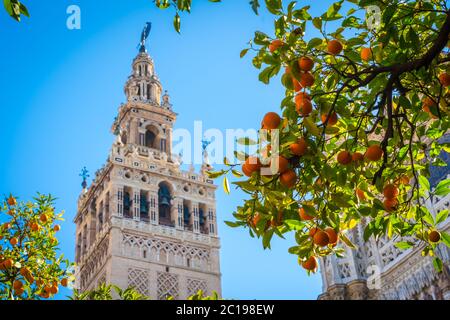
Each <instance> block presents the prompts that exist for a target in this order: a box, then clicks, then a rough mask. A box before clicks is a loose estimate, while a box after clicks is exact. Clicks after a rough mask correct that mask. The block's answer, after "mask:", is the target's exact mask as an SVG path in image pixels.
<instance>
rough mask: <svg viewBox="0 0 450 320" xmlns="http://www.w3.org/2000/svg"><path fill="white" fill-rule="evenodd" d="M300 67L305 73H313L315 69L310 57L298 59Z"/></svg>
mask: <svg viewBox="0 0 450 320" xmlns="http://www.w3.org/2000/svg"><path fill="white" fill-rule="evenodd" d="M298 66H299V67H300V69H301V70H303V71H311V70H312V68H313V67H314V61H313V60H312V59H311V58H309V57H301V58H300V59H298Z"/></svg>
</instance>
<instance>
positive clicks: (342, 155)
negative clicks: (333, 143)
mask: <svg viewBox="0 0 450 320" xmlns="http://www.w3.org/2000/svg"><path fill="white" fill-rule="evenodd" d="M337 161H338V162H339V163H340V164H342V165H344V166H345V165H348V164H350V163H352V155H351V154H350V152H348V151H341V152H339V153H338V155H337Z"/></svg>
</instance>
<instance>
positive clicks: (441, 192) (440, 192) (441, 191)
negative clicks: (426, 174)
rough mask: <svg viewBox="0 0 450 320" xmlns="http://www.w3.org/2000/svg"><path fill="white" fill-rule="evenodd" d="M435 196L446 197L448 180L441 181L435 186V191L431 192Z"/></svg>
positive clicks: (449, 184) (449, 186)
mask: <svg viewBox="0 0 450 320" xmlns="http://www.w3.org/2000/svg"><path fill="white" fill-rule="evenodd" d="M433 193H434V194H435V195H437V196H441V197H443V196H446V195H447V194H449V193H450V179H445V180H442V181H441V182H439V183H438V185H437V186H436V189H435V190H434V192H433Z"/></svg>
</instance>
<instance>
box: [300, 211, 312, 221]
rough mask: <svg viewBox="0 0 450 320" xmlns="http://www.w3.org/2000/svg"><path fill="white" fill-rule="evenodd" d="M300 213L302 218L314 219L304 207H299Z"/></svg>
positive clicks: (305, 219)
mask: <svg viewBox="0 0 450 320" xmlns="http://www.w3.org/2000/svg"><path fill="white" fill-rule="evenodd" d="M298 215H299V216H300V219H301V220H304V221H308V220H313V219H314V217H311V216H310V215H309V214H307V213H306V211H305V209H303V208H300V209H298Z"/></svg>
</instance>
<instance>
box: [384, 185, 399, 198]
mask: <svg viewBox="0 0 450 320" xmlns="http://www.w3.org/2000/svg"><path fill="white" fill-rule="evenodd" d="M398 193H399V191H398V188H397V187H396V186H394V185H393V184H387V185H386V186H385V187H384V189H383V194H384V196H385V197H386V198H388V199H393V198H397V196H398Z"/></svg>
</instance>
